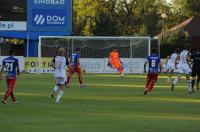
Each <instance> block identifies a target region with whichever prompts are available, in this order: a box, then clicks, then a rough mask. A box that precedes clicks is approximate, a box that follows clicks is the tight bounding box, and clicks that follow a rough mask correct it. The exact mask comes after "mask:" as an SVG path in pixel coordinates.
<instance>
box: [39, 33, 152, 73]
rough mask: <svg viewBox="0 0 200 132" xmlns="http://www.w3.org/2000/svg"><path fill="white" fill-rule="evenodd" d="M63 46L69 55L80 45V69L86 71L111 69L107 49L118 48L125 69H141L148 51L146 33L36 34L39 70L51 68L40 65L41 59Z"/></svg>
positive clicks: (130, 70)
mask: <svg viewBox="0 0 200 132" xmlns="http://www.w3.org/2000/svg"><path fill="white" fill-rule="evenodd" d="M60 47H64V48H65V49H66V51H67V52H66V57H67V58H70V57H71V54H72V53H74V52H75V49H76V48H79V49H80V56H81V59H80V63H81V67H82V69H84V70H85V71H86V72H88V73H113V72H115V70H114V69H110V67H108V66H107V62H108V56H109V53H110V52H111V51H112V50H113V49H117V50H118V51H119V55H120V59H121V61H122V62H123V66H124V71H125V73H142V72H143V64H144V61H145V58H146V57H147V55H149V54H150V47H151V45H150V37H80V36H59V37H58V36H57V37H56V36H55V37H54V36H40V38H39V45H38V60H39V62H40V63H39V64H40V69H41V70H42V72H51V71H52V70H53V69H51V68H50V67H48V68H47V67H46V68H45V66H43V60H44V59H45V60H48V59H49V61H51V60H52V58H53V57H55V56H56V55H57V51H58V48H60Z"/></svg>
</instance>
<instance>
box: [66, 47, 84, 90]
mask: <svg viewBox="0 0 200 132" xmlns="http://www.w3.org/2000/svg"><path fill="white" fill-rule="evenodd" d="M79 59H80V54H79V48H76V53H73V54H72V56H71V60H70V64H71V68H72V69H70V70H69V73H68V77H67V87H69V83H70V81H71V78H72V75H73V74H74V73H75V72H76V73H77V74H78V79H79V83H80V88H82V87H83V79H82V74H81V66H80V61H79Z"/></svg>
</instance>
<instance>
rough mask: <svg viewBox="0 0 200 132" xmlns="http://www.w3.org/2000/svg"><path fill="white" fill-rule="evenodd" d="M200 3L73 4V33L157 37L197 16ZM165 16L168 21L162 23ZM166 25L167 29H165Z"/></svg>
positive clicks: (79, 0)
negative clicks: (163, 31)
mask: <svg viewBox="0 0 200 132" xmlns="http://www.w3.org/2000/svg"><path fill="white" fill-rule="evenodd" d="M198 2H199V0H192V1H190V0H172V4H168V3H166V1H165V0H74V1H73V9H74V10H73V32H74V33H75V35H84V36H93V35H96V36H115V35H117V36H152V37H153V36H154V35H156V34H158V33H160V32H161V31H162V29H165V30H167V29H169V28H171V27H173V26H174V25H176V24H178V23H180V22H182V21H184V20H186V19H188V18H189V17H191V16H193V15H194V14H196V13H198V12H199V10H200V8H199V6H200V4H199V3H198ZM163 13H165V14H166V15H167V18H165V19H162V18H161V14H163ZM163 21H164V25H163Z"/></svg>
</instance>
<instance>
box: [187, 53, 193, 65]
mask: <svg viewBox="0 0 200 132" xmlns="http://www.w3.org/2000/svg"><path fill="white" fill-rule="evenodd" d="M186 61H187V64H188V66H189V67H190V68H192V67H191V65H190V62H191V59H190V56H189V55H187V57H186Z"/></svg>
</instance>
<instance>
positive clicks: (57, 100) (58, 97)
mask: <svg viewBox="0 0 200 132" xmlns="http://www.w3.org/2000/svg"><path fill="white" fill-rule="evenodd" d="M62 95H63V91H62V90H59V92H58V96H57V98H56V102H59V101H60V99H61V97H62Z"/></svg>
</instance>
